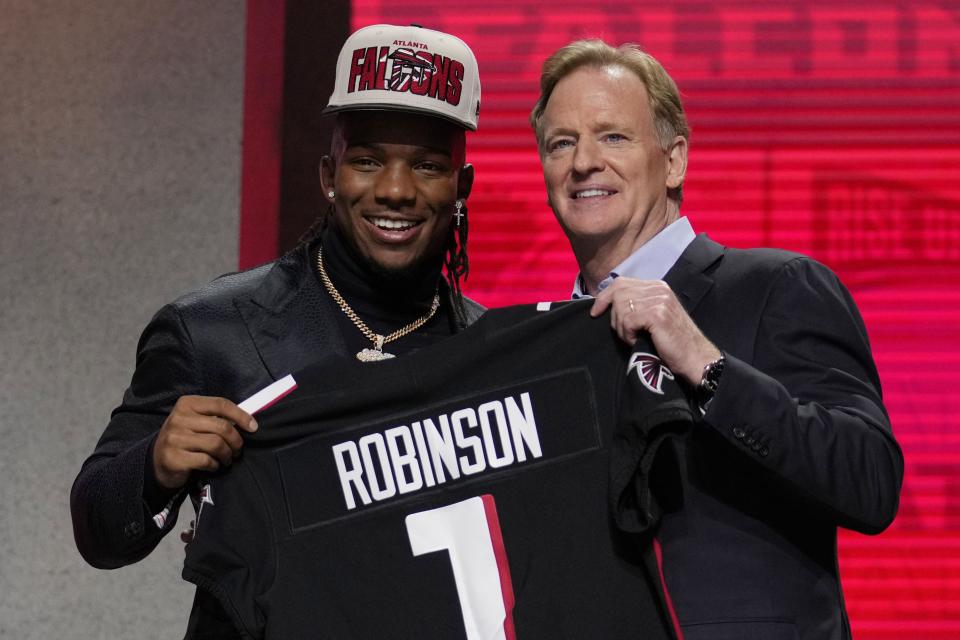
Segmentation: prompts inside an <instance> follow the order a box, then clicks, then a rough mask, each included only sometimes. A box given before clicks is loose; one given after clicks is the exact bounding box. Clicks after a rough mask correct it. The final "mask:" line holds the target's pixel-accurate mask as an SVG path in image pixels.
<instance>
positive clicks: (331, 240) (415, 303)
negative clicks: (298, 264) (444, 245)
mask: <svg viewBox="0 0 960 640" xmlns="http://www.w3.org/2000/svg"><path fill="white" fill-rule="evenodd" d="M321 244H322V246H323V264H324V267H325V268H326V271H327V275H328V276H330V280H331V281H332V282H333V285H334V287H336V289H337V291H339V292H340V295H341V296H342V297H343V298H344V300H346V301H347V304H348V305H350V307H351V308H352V309H353V311H354V312H355V313H356V314H357V315H358V316H359V317H360V319H361V320H363V321H364V322H365V323H366V324H367V326H368V327H370V329H372V330H373V331H374V332H375V333H378V334H381V335H389V334H390V333H393V332H394V331H396V330H397V329H400V328H401V327H404V326H406V325H408V324H410V323H411V322H413V321H415V320H416V319H417V318H419V317H421V316H423V315H425V314H426V313H427V312H428V311H429V310H430V304H431V303H432V302H433V296H434V294H435V293H436V291H437V284H438V283H439V282H440V279H441V270H442V264H441V263H440V261H439V260H437V261H436V262H435V263H434V264H430V265H425V266H424V267H422V268H419V269H414V270H410V271H407V272H404V273H403V274H395V273H385V272H382V271H381V270H378V269H377V268H376V267H375V266H374V265H371V264H370V263H369V262H368V261H367V260H365V259H363V258H361V257H360V256H358V255H357V252H356V250H355V249H354V248H353V247H352V246H351V245H350V244H349V243H348V242H347V241H346V239H345V238H344V237H343V235H342V233H341V231H340V230H339V228H338V227H337V226H336V224H330V225H329V226H328V227H327V229H325V230H324V232H323V234H322V236H321V238H320V243H318V245H317V246H316V247H314V248H313V249H312V250H311V256H312V262H313V265H314V273H315V274H316V277H317V282H319V283H320V288H321V289H323V291H324V292H326V287H324V285H323V282H322V281H321V280H320V274H319V271H318V270H317V268H316V264H317V252H318V251H319V247H320V245H321ZM447 298H448V296H446V295H444V290H443V289H441V291H440V308H439V309H437V312H436V313H435V314H434V316H433V318H431V319H430V320H429V321H428V322H427V323H426V324H425V325H423V326H422V327H420V328H419V329H417V330H416V331H414V332H413V333H410V334H408V335H406V336H404V337H402V338H398V339H397V340H394V341H392V342H388V343H387V344H385V345H384V347H383V350H384V351H385V352H387V353H392V354H393V355H401V354H403V353H408V352H411V351H416V350H417V349H422V348H423V347H425V346H427V345H430V344H433V343H434V342H436V341H437V340H440V339H441V338H445V337H447V336H450V335H451V334H453V333H454V325H453V322H452V316H451V314H450V309H449V308H448V300H447ZM333 304H334V306H337V304H336V302H334V303H333ZM337 322H338V324H339V327H340V332H341V334H342V335H343V340H344V342H345V343H346V345H347V350H348V352H349V353H357V352H358V351H360V350H361V349H365V348H372V347H373V344H372V343H371V341H370V340H369V339H367V338H366V337H365V336H364V335H363V334H362V333H361V332H360V329H358V328H357V327H356V325H354V324H353V322H352V321H351V320H350V318H348V317H347V315H346V314H345V313H343V312H338V313H337Z"/></svg>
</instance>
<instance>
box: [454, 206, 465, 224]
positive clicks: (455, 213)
mask: <svg viewBox="0 0 960 640" xmlns="http://www.w3.org/2000/svg"><path fill="white" fill-rule="evenodd" d="M453 206H455V207H456V208H457V210H456V211H455V212H454V214H453V217H454V218H456V219H457V221H456V222H455V223H454V224H456V226H458V227H459V226H460V220H461V219H463V216H464V214H463V212H461V211H460V210H461V209H463V200H457V201H456V202H455V203H454V205H453Z"/></svg>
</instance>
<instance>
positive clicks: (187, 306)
mask: <svg viewBox="0 0 960 640" xmlns="http://www.w3.org/2000/svg"><path fill="white" fill-rule="evenodd" d="M443 291H444V292H445V294H446V295H447V296H448V299H447V302H448V308H449V309H454V307H453V305H451V304H449V290H448V289H446V288H444V289H443ZM465 304H466V311H467V315H466V317H460V316H459V315H457V314H456V312H455V311H451V317H452V318H453V322H454V323H455V325H456V326H455V327H454V329H455V330H459V329H462V328H463V327H465V326H466V325H467V324H468V323H470V322H473V321H474V320H476V319H477V318H478V317H479V316H480V314H481V313H482V312H483V307H481V306H480V305H478V304H476V303H475V302H472V301H470V300H465ZM338 313H341V312H340V310H339V308H337V307H336V306H335V305H334V304H333V302H332V301H331V300H330V297H329V296H328V295H327V294H326V293H325V292H324V291H323V289H322V287H321V286H320V284H319V283H318V282H317V278H316V277H314V275H313V267H312V262H311V260H310V255H309V252H308V250H307V248H306V247H305V246H301V247H299V248H297V249H295V250H293V251H291V252H290V253H288V254H286V255H285V256H283V257H282V258H281V259H279V260H277V261H276V262H274V263H270V264H266V265H263V266H261V267H257V268H255V269H251V270H249V271H244V272H241V273H235V274H230V275H226V276H222V277H220V278H217V279H216V280H214V281H213V282H211V283H209V284H207V285H206V286H204V287H202V288H200V289H199V290H197V291H194V292H192V293H189V294H187V295H185V296H183V297H182V298H180V299H178V300H177V301H175V302H173V303H172V304H169V305H167V306H165V307H164V308H163V309H161V310H160V311H159V312H158V313H157V314H156V316H154V318H153V320H151V322H150V324H149V325H148V326H147V328H146V329H145V330H144V332H143V335H142V336H141V338H140V343H139V345H138V347H137V366H136V370H135V371H134V374H133V380H132V381H131V383H130V387H129V388H128V389H127V390H126V392H125V393H124V396H123V403H122V404H121V405H120V406H119V407H117V409H115V410H114V412H113V414H112V417H111V419H110V423H109V424H108V425H107V428H106V431H105V432H104V434H103V436H102V437H101V438H100V441H99V442H98V443H97V447H96V449H95V450H94V452H93V454H92V455H91V456H90V457H89V458H88V459H87V460H86V461H85V462H84V464H83V467H82V469H81V471H80V473H79V475H78V476H77V479H76V480H75V482H74V484H73V489H72V491H71V495H70V506H71V512H72V515H73V529H74V537H75V539H76V542H77V547H78V548H79V550H80V553H81V555H83V557H84V559H86V561H87V562H89V563H90V564H92V565H93V566H95V567H98V568H102V569H111V568H116V567H120V566H123V565H127V564H131V563H133V562H136V561H137V560H140V559H141V558H143V557H144V556H146V555H147V554H148V553H150V551H152V550H153V548H154V547H156V545H157V544H158V543H159V542H160V539H161V538H162V537H163V536H164V535H166V534H167V532H169V531H170V530H171V529H172V528H173V526H174V524H175V521H176V517H175V515H176V513H177V510H178V509H179V506H180V503H181V502H182V501H183V499H184V497H185V496H184V495H181V496H180V497H179V500H178V501H177V503H176V505H175V507H174V509H173V510H172V515H173V516H174V517H171V518H169V519H168V521H167V523H166V525H165V526H164V528H163V529H162V530H161V529H158V528H157V527H156V526H155V525H154V524H153V521H152V520H151V517H152V515H153V513H152V511H153V509H152V508H151V507H150V506H149V505H147V504H146V503H145V501H144V499H143V495H144V487H143V481H144V464H146V461H147V453H148V452H149V451H150V447H151V445H152V442H153V440H154V437H155V436H156V434H157V432H158V431H159V429H160V427H161V425H162V424H163V421H164V419H165V418H166V416H167V415H168V414H169V413H170V411H171V410H172V409H173V405H174V404H175V403H176V401H177V399H178V398H179V397H180V396H183V395H206V396H222V397H225V398H229V399H231V400H234V401H240V400H242V399H244V398H246V397H248V396H249V395H251V394H253V393H254V392H256V391H258V390H260V389H261V388H263V387H265V386H266V385H268V384H270V383H271V382H273V381H274V380H276V379H278V378H281V377H283V376H285V375H287V374H288V373H292V372H294V371H296V370H298V369H300V368H302V367H304V366H306V365H308V364H310V363H312V362H315V361H317V360H318V359H319V358H320V357H322V356H323V355H324V354H329V353H337V354H340V355H344V356H346V355H347V353H346V346H345V344H344V341H343V338H342V337H341V335H340V331H339V329H338V328H337V321H336V315H335V314H338Z"/></svg>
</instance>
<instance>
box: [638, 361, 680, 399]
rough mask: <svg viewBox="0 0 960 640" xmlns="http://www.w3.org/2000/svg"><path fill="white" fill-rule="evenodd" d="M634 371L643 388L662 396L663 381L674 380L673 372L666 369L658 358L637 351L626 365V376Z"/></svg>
mask: <svg viewBox="0 0 960 640" xmlns="http://www.w3.org/2000/svg"><path fill="white" fill-rule="evenodd" d="M634 369H636V370H637V377H638V378H640V382H642V383H643V386H645V387H646V388H647V389H650V391H653V392H654V393H659V394H660V395H663V379H664V378H669V379H670V380H673V379H674V378H673V372H672V371H670V369H667V368H666V367H665V366H664V365H663V362H661V361H660V358H658V357H657V356H655V355H653V354H652V353H644V352H643V351H638V352H637V353H635V354H633V355H632V356H630V364H629V365H627V375H630V372H631V371H632V370H634Z"/></svg>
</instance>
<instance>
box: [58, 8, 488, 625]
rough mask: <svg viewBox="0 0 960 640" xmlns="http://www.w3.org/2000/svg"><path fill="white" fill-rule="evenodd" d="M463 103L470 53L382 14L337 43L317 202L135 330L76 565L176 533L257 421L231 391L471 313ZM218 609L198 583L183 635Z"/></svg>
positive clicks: (472, 99)
mask: <svg viewBox="0 0 960 640" xmlns="http://www.w3.org/2000/svg"><path fill="white" fill-rule="evenodd" d="M396 42H415V43H421V44H422V43H429V46H430V49H431V52H435V53H436V54H438V55H440V54H442V55H443V56H444V58H445V60H447V63H448V64H449V65H451V66H453V65H456V76H454V74H452V73H451V74H450V75H449V76H446V77H444V78H443V81H442V83H441V82H433V83H432V85H431V76H430V75H429V74H425V73H424V67H423V65H422V64H421V62H418V59H417V58H416V57H415V56H413V55H412V53H411V52H410V51H408V50H407V48H405V47H402V46H401V47H398V46H395V43H396ZM381 47H386V48H388V49H389V51H390V52H392V53H391V55H392V56H393V58H391V61H392V74H391V75H389V76H385V74H384V73H377V65H378V64H384V65H385V64H386V59H378V58H377V57H376V56H373V57H372V58H371V59H369V60H365V59H364V56H365V55H368V54H369V52H370V51H371V49H372V50H373V51H374V53H376V52H377V51H378V49H380V48H381ZM421 89H425V90H422V91H421ZM454 94H456V99H454ZM479 101H480V80H479V77H478V72H477V64H476V59H475V58H474V56H473V53H472V52H471V51H470V49H469V47H467V45H466V44H465V43H463V42H462V41H460V40H459V39H457V38H454V37H452V36H449V35H447V34H441V33H438V32H435V31H430V30H427V29H421V28H418V27H393V26H388V25H378V26H376V27H368V28H366V29H362V30H360V31H358V32H357V33H355V34H354V35H353V36H351V38H350V39H349V40H348V41H347V43H346V44H345V46H344V49H343V52H341V56H340V60H339V62H338V72H337V87H336V89H335V91H334V94H333V96H332V97H331V100H330V103H329V106H328V111H331V112H336V113H337V115H336V117H337V123H336V129H335V134H334V142H333V144H332V149H331V156H330V157H325V158H324V159H323V164H322V167H321V176H320V178H321V182H322V184H323V188H324V192H325V194H326V197H327V200H328V202H329V204H330V210H329V213H328V214H327V215H326V217H325V218H324V219H323V221H322V224H319V225H317V227H318V228H319V229H320V230H319V231H317V232H315V233H313V234H312V237H310V238H309V239H307V240H306V241H304V242H303V243H301V245H300V246H298V247H296V248H295V249H294V250H292V251H291V252H289V253H287V254H286V255H284V256H282V257H281V258H280V259H278V260H277V261H275V262H273V263H270V264H266V265H263V266H261V267H258V268H256V269H252V270H249V271H245V272H242V273H237V274H231V275H226V276H223V277H221V278H218V279H216V280H214V281H213V282H211V283H210V284H208V285H206V286H205V287H202V288H201V289H199V290H197V291H194V292H192V293H189V294H186V295H185V296H183V297H181V298H179V299H178V300H176V301H174V302H173V303H171V304H169V305H167V306H165V307H164V308H163V309H161V310H160V311H159V312H158V313H157V315H156V316H155V317H154V318H153V320H152V321H151V322H150V324H149V325H148V326H147V328H146V329H145V331H144V333H143V336H142V337H141V340H140V344H139V346H138V352H137V367H136V370H135V371H134V374H133V379H132V381H131V384H130V387H129V388H128V389H127V391H126V393H125V394H124V398H123V403H122V404H121V405H120V406H119V407H117V409H115V410H114V412H113V414H112V418H111V420H110V423H109V424H108V425H107V428H106V431H105V432H104V434H103V436H102V437H101V439H100V441H99V442H98V444H97V447H96V449H95V451H94V452H93V454H92V455H91V456H90V457H89V458H88V459H87V460H86V462H85V463H84V465H83V468H82V470H81V471H80V473H79V475H78V476H77V479H76V481H75V483H74V486H73V490H72V493H71V510H72V514H73V524H74V534H75V538H76V541H77V546H78V548H79V549H80V552H81V554H82V555H83V557H84V558H85V559H86V560H87V561H88V562H89V563H90V564H92V565H94V566H96V567H99V568H115V567H120V566H123V565H126V564H130V563H132V562H136V561H137V560H139V559H141V558H143V557H144V556H146V555H147V554H148V553H150V551H152V550H153V548H154V547H156V545H157V544H158V543H159V541H160V539H161V538H163V536H165V535H166V534H167V533H168V532H169V531H170V530H171V528H172V527H173V526H174V523H175V521H176V513H177V510H178V509H179V506H180V504H181V503H182V501H183V499H184V498H185V496H186V495H187V493H188V492H189V491H192V490H194V488H195V487H194V486H193V484H192V482H191V481H192V479H194V478H195V477H196V475H197V474H198V473H201V472H209V471H214V470H216V469H219V468H221V467H225V466H228V465H230V464H231V461H232V460H233V459H234V458H235V457H236V456H237V455H239V453H240V452H241V450H242V447H243V438H242V437H241V432H254V431H256V429H257V423H256V420H255V419H254V418H253V416H251V415H249V414H248V413H246V412H244V411H243V410H241V409H240V408H239V407H238V406H237V404H235V403H236V402H239V401H240V400H242V399H244V398H246V397H248V396H250V395H251V394H253V393H254V392H256V391H258V390H260V389H261V388H263V387H265V386H266V385H268V384H269V383H271V382H272V381H274V380H277V379H279V378H281V377H283V376H285V375H286V374H288V373H291V372H293V371H296V370H298V369H300V368H302V367H304V366H306V365H308V364H311V363H313V362H316V361H317V360H319V359H321V358H323V357H324V356H327V355H330V354H337V355H349V357H357V358H359V359H361V360H364V361H370V360H376V359H383V358H389V357H391V356H396V355H402V354H404V353H407V352H411V351H415V350H417V349H420V348H422V347H424V346H427V345H429V344H432V343H434V342H436V341H438V340H441V339H443V338H444V337H448V336H450V335H452V334H455V333H457V332H459V331H461V330H462V329H463V328H464V327H465V326H466V325H468V324H469V323H471V322H472V321H474V320H475V319H476V318H478V317H479V315H480V313H481V312H482V307H480V306H479V305H477V304H476V303H474V302H472V301H470V300H468V299H465V298H463V297H462V296H461V294H460V287H459V280H460V278H461V277H462V276H464V275H465V274H466V272H467V256H466V245H465V239H466V207H465V204H464V203H465V201H466V199H467V197H468V196H469V194H470V188H471V185H472V182H473V168H472V167H471V166H470V165H467V164H465V130H468V129H469V130H476V126H477V116H478V113H479ZM444 267H446V278H444V277H443V276H442V271H443V269H444ZM305 490H308V489H305ZM171 514H172V515H171ZM218 609H219V608H218V607H217V605H215V604H214V603H213V601H212V600H211V599H210V598H209V596H207V595H205V593H204V592H200V591H198V596H197V600H196V601H195V604H194V612H193V614H192V615H191V631H190V633H191V634H195V635H202V634H203V633H207V632H213V630H215V629H218V628H220V629H221V630H223V632H224V633H227V630H232V628H233V627H232V625H231V624H230V622H229V621H227V620H226V619H225V618H223V616H222V614H221V613H220V612H219V610H218ZM218 625H221V626H218ZM218 637H219V636H218Z"/></svg>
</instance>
